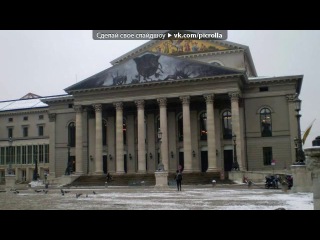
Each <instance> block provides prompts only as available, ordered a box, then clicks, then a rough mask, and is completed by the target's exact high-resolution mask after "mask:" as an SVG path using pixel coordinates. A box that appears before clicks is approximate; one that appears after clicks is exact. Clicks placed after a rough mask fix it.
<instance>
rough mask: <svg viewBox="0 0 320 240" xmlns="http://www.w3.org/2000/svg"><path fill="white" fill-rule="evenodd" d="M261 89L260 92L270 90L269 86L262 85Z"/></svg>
mask: <svg viewBox="0 0 320 240" xmlns="http://www.w3.org/2000/svg"><path fill="white" fill-rule="evenodd" d="M259 90H260V92H268V91H269V87H260V88H259Z"/></svg>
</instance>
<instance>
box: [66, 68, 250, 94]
mask: <svg viewBox="0 0 320 240" xmlns="http://www.w3.org/2000/svg"><path fill="white" fill-rule="evenodd" d="M243 76H244V75H243V74H242V73H239V74H229V75H219V76H212V77H202V78H191V79H179V80H168V81H157V82H153V81H150V82H145V83H137V84H126V85H117V86H111V87H99V88H87V89H79V90H73V91H70V93H71V94H74V95H75V94H79V93H93V92H108V91H114V90H118V89H126V88H128V89H129V88H139V87H140V88H141V87H143V88H145V87H150V86H160V85H162V86H164V85H175V84H177V85H180V84H183V83H191V82H196V81H201V80H208V79H225V78H235V77H243Z"/></svg>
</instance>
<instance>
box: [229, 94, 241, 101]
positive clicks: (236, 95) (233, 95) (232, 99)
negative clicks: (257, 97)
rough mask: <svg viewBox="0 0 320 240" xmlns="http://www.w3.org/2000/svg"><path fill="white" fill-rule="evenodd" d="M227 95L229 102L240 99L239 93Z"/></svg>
mask: <svg viewBox="0 0 320 240" xmlns="http://www.w3.org/2000/svg"><path fill="white" fill-rule="evenodd" d="M228 94H229V97H230V99H231V101H238V100H239V98H240V97H241V93H240V92H229V93H228Z"/></svg>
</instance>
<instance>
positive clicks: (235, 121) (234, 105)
mask: <svg viewBox="0 0 320 240" xmlns="http://www.w3.org/2000/svg"><path fill="white" fill-rule="evenodd" d="M229 97H230V99H231V118H232V132H233V134H236V144H237V161H238V164H239V168H240V170H245V169H244V168H245V162H244V159H243V158H242V145H243V144H244V143H243V142H242V139H243V138H242V131H241V126H240V110H239V97H240V92H231V93H229Z"/></svg>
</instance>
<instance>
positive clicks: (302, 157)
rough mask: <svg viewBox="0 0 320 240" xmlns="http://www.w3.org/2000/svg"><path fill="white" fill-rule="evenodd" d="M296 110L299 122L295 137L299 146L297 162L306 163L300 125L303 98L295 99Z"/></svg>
mask: <svg viewBox="0 0 320 240" xmlns="http://www.w3.org/2000/svg"><path fill="white" fill-rule="evenodd" d="M295 110H296V112H297V114H296V117H297V122H298V138H295V144H296V146H297V154H296V164H300V165H304V164H305V163H304V161H305V159H306V158H305V155H304V151H303V149H302V140H301V127H300V117H301V114H299V111H300V110H301V100H300V99H299V98H297V99H296V100H295Z"/></svg>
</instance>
